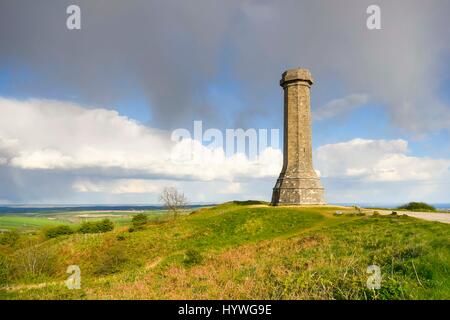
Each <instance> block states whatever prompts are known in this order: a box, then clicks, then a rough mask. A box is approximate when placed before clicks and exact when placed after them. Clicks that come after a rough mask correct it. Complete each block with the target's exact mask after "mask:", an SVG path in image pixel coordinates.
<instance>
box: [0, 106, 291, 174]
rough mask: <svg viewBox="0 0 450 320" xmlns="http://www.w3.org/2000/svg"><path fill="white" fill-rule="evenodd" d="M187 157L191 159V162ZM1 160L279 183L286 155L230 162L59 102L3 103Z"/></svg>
mask: <svg viewBox="0 0 450 320" xmlns="http://www.w3.org/2000/svg"><path fill="white" fill-rule="evenodd" d="M186 155H187V156H191V155H193V157H192V158H190V157H188V158H186ZM0 156H1V157H2V158H5V159H8V163H9V165H10V166H12V167H16V168H20V169H25V170H62V171H71V170H72V171H74V170H75V171H76V170H78V172H80V170H88V169H91V170H92V169H93V170H96V171H101V172H102V173H103V174H105V175H112V176H114V175H118V174H120V175H121V177H129V178H132V177H133V176H135V175H141V176H142V175H146V176H148V177H152V176H153V177H154V176H158V177H166V178H172V179H194V180H214V179H222V180H227V181H232V180H234V179H236V178H239V179H242V178H245V177H267V176H275V175H276V174H277V173H278V171H279V168H280V167H281V162H282V155H281V151H280V150H275V149H272V148H267V149H265V150H263V151H262V152H261V154H260V156H259V157H258V158H257V159H249V158H248V157H247V156H246V155H244V154H234V155H232V156H231V157H226V156H225V153H224V151H223V149H222V148H216V149H211V148H208V147H205V146H203V145H202V144H201V143H199V142H197V141H194V140H191V139H185V140H182V141H181V142H178V143H175V142H173V141H171V140H170V135H169V132H165V131H161V130H156V129H152V128H148V127H145V126H143V125H142V124H140V123H138V122H136V121H134V120H131V119H129V118H127V117H124V116H121V115H120V114H118V113H117V112H116V111H111V110H106V109H100V108H96V109H89V108H83V107H82V106H79V105H76V104H73V103H68V102H62V101H53V100H37V99H32V100H27V101H18V100H12V99H5V98H0Z"/></svg>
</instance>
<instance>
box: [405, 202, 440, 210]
mask: <svg viewBox="0 0 450 320" xmlns="http://www.w3.org/2000/svg"><path fill="white" fill-rule="evenodd" d="M398 209H405V210H410V211H436V208H435V207H433V206H432V205H429V204H427V203H425V202H409V203H407V204H404V205H402V206H400V207H398Z"/></svg>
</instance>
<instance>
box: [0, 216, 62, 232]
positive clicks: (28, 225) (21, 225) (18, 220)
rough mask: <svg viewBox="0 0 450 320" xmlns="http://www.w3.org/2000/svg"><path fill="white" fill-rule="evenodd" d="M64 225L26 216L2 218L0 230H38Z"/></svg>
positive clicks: (0, 217) (57, 221) (55, 221)
mask: <svg viewBox="0 0 450 320" xmlns="http://www.w3.org/2000/svg"><path fill="white" fill-rule="evenodd" d="M61 223H63V221H60V220H50V219H48V218H38V217H26V216H12V215H6V216H0V229H36V228H41V227H44V226H55V225H58V224H61Z"/></svg>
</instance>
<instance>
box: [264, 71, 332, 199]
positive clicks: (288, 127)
mask: <svg viewBox="0 0 450 320" xmlns="http://www.w3.org/2000/svg"><path fill="white" fill-rule="evenodd" d="M312 84H313V78H312V76H311V73H310V72H309V70H307V69H292V70H287V71H286V72H284V73H283V76H282V78H281V80H280V86H281V87H283V89H284V145H283V168H282V170H281V173H280V176H279V178H278V180H277V183H276V184H275V187H274V188H273V194H272V205H283V204H285V205H295V204H325V199H324V189H323V187H322V185H321V184H320V180H319V178H318V177H317V174H316V172H315V171H314V168H313V164H312V143H311V108H310V88H311V85H312Z"/></svg>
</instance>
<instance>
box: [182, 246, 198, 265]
mask: <svg viewBox="0 0 450 320" xmlns="http://www.w3.org/2000/svg"><path fill="white" fill-rule="evenodd" d="M202 260H203V257H202V255H201V254H200V252H198V251H197V250H194V249H189V250H187V251H186V253H185V254H184V260H183V264H184V265H185V266H186V267H190V266H194V265H196V264H199V263H201V262H202Z"/></svg>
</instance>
